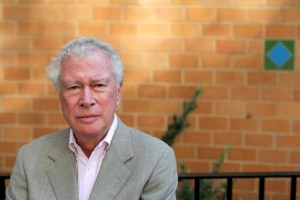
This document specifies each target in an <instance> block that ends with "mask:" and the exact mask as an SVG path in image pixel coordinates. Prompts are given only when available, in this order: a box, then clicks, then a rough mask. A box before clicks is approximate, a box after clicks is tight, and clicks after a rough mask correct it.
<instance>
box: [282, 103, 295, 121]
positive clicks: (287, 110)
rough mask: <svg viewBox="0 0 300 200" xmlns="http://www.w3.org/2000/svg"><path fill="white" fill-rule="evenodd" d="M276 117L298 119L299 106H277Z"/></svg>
mask: <svg viewBox="0 0 300 200" xmlns="http://www.w3.org/2000/svg"><path fill="white" fill-rule="evenodd" d="M278 116H282V117H288V118H289V117H300V105H298V104H279V105H278Z"/></svg>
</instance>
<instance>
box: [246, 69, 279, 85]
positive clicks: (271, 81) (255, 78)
mask: <svg viewBox="0 0 300 200" xmlns="http://www.w3.org/2000/svg"><path fill="white" fill-rule="evenodd" d="M247 82H248V85H261V86H267V85H269V86H272V85H275V84H276V83H277V75H276V73H272V72H253V73H252V72H249V73H248V81H247Z"/></svg>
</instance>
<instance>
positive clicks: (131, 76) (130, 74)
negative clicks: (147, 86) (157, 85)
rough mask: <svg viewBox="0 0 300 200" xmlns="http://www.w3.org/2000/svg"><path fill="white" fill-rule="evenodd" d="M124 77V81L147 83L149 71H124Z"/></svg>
mask: <svg viewBox="0 0 300 200" xmlns="http://www.w3.org/2000/svg"><path fill="white" fill-rule="evenodd" d="M124 74H125V75H124V76H125V79H126V81H134V82H149V81H150V71H149V70H125V71H124Z"/></svg>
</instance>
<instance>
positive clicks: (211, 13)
mask: <svg viewBox="0 0 300 200" xmlns="http://www.w3.org/2000/svg"><path fill="white" fill-rule="evenodd" d="M215 12H216V11H215V9H214V8H187V9H186V19H187V20H191V21H213V20H215V19H216V17H215Z"/></svg>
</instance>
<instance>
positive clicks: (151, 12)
mask: <svg viewBox="0 0 300 200" xmlns="http://www.w3.org/2000/svg"><path fill="white" fill-rule="evenodd" d="M156 15H157V11H156V9H152V8H148V7H145V8H143V7H126V8H125V9H124V19H125V20H130V21H131V20H136V19H139V20H141V21H150V20H154V19H155V18H156Z"/></svg>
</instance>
